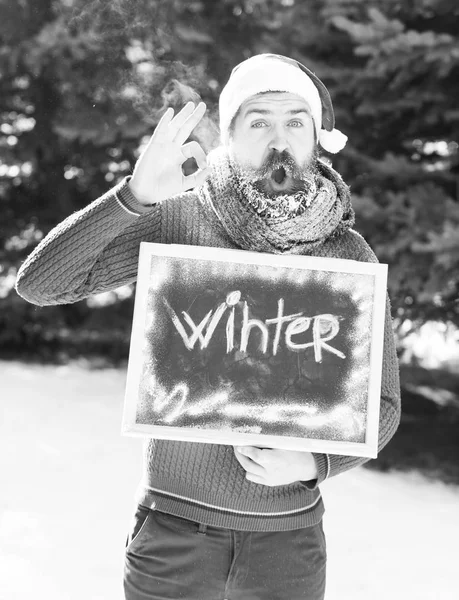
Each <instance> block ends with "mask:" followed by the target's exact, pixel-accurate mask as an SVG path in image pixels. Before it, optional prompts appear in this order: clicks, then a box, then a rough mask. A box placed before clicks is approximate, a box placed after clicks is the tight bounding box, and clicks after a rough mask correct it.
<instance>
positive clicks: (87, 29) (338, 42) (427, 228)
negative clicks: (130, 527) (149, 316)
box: [0, 0, 459, 452]
mask: <svg viewBox="0 0 459 600" xmlns="http://www.w3.org/2000/svg"><path fill="white" fill-rule="evenodd" d="M0 10H1V15H2V19H1V21H0V355H1V356H3V357H18V356H19V357H21V358H24V357H26V356H30V357H34V358H37V357H38V358H42V359H47V360H65V359H66V358H68V357H69V356H70V357H71V356H80V355H88V354H92V355H102V356H104V357H106V358H108V359H109V360H111V361H114V362H116V361H119V360H122V359H125V358H126V356H127V352H128V346H129V335H130V323H131V318H132V305H133V296H132V290H130V289H127V290H121V292H118V293H110V294H106V295H104V296H102V297H98V298H95V299H90V300H87V301H83V302H79V303H77V304H75V305H67V306H57V307H45V308H37V307H34V306H32V305H30V304H27V303H26V302H24V301H23V300H22V299H21V298H19V297H18V296H17V294H16V293H15V291H14V289H13V285H14V280H15V276H16V272H17V269H18V267H19V265H20V264H21V262H22V260H23V259H24V258H25V257H26V256H27V254H28V253H29V252H30V251H31V250H32V249H33V247H34V246H35V245H36V243H37V242H38V241H39V240H40V239H41V238H42V237H43V236H44V235H46V233H47V232H48V231H49V230H50V229H51V228H52V227H53V226H54V225H55V224H57V223H58V222H59V221H61V220H62V219H63V218H64V217H65V216H67V215H68V214H70V213H71V212H73V211H75V210H78V209H80V208H82V207H83V206H85V205H87V204H88V203H89V202H90V201H92V200H93V199H95V198H97V197H98V196H99V195H100V194H102V193H104V192H105V191H106V190H107V189H108V188H109V187H111V186H112V185H113V184H115V183H116V182H117V181H118V180H119V179H121V178H122V177H124V176H125V175H126V174H128V173H130V172H131V171H132V168H133V166H134V164H135V160H136V157H137V156H138V154H139V147H141V144H142V142H144V141H145V139H147V136H149V135H150V134H151V132H152V131H153V129H154V126H155V124H156V123H157V121H158V118H159V114H160V113H161V109H162V108H164V106H165V105H172V106H174V107H179V106H180V105H181V104H182V103H183V102H184V101H186V100H188V99H190V98H191V99H194V98H196V97H197V94H199V96H201V97H202V98H203V99H204V100H205V101H206V103H207V104H208V107H209V111H208V115H209V116H208V118H207V119H206V120H205V121H204V123H203V125H202V126H201V127H200V128H199V130H198V131H197V132H196V137H197V138H198V139H199V140H200V141H201V142H202V144H203V146H204V147H205V148H206V149H210V148H212V147H213V146H214V145H216V143H217V135H218V132H217V129H216V126H215V124H214V122H215V115H216V108H217V102H218V96H219V93H220V91H221V88H222V86H223V85H224V83H225V82H226V80H227V78H228V76H229V74H230V71H231V68H232V67H233V66H234V65H235V64H237V63H238V62H240V61H241V60H243V59H244V58H247V57H249V56H251V55H253V54H256V53H259V52H267V51H268V52H278V53H281V54H286V55H289V56H293V57H295V58H297V59H299V60H301V61H303V62H304V63H305V64H306V65H307V66H309V67H310V68H312V69H313V70H314V71H316V73H317V74H318V75H319V76H320V77H321V78H322V79H323V80H324V81H325V83H326V84H327V86H328V88H329V90H330V92H331V95H332V98H333V101H334V106H335V112H336V120H337V126H338V127H339V128H340V129H341V130H343V131H344V132H345V133H346V134H347V135H348V136H349V142H348V145H347V147H346V149H345V150H344V151H343V152H342V153H340V155H338V156H337V157H334V158H333V163H334V166H335V168H336V169H337V170H338V171H339V172H340V173H341V174H342V175H343V177H344V179H345V180H346V181H347V182H348V183H349V184H350V185H351V188H352V192H353V203H354V207H355V209H356V213H357V229H358V230H359V231H360V232H361V233H362V234H363V235H364V236H365V237H366V239H367V240H368V241H369V243H370V244H371V246H372V247H373V248H374V250H375V252H376V254H377V255H378V257H379V259H380V260H381V261H382V262H387V263H388V264H389V288H390V289H389V292H390V296H391V299H392V305H393V315H394V317H396V323H397V325H398V327H399V336H402V334H403V332H406V331H408V330H410V328H412V327H415V326H417V325H420V324H423V323H426V322H427V321H430V320H435V321H437V322H438V321H440V322H442V323H444V324H454V325H456V326H458V325H459V303H458V292H459V202H458V196H459V153H458V142H459V107H458V105H457V98H458V97H459V38H458V31H459V5H458V4H457V2H456V0H367V1H366V2H361V0H308V2H303V1H300V0H92V1H89V2H88V1H87V0H17V1H16V2H11V1H10V0H0ZM407 373H408V374H407ZM402 376H403V377H405V379H404V385H405V398H406V404H405V406H406V409H405V411H406V414H409V412H410V410H411V408H412V407H413V406H414V405H413V404H410V396H409V393H408V391H407V390H408V389H409V386H410V385H411V384H412V383H413V381H414V382H415V383H416V385H418V388H419V386H421V385H422V381H421V383H420V380H423V379H422V378H424V379H425V377H426V373H421V375H419V372H418V373H417V374H415V373H413V372H412V371H409V372H407V371H405V372H403V373H402ZM440 380H441V381H442V384H441V385H442V386H443V388H444V389H445V390H446V391H447V392H449V393H450V397H451V394H453V393H454V391H455V390H456V392H457V387H458V386H457V380H453V381H452V380H450V379H448V378H447V377H446V378H445V377H444V373H443V374H442V373H437V374H436V376H435V377H434V383H435V385H439V383H438V382H439V381H440ZM432 385H433V383H432V381H431V382H430V387H432ZM424 387H426V386H424ZM427 387H429V386H427ZM417 398H418V400H417V403H416V404H415V406H416V407H419V406H420V403H419V397H418V396H417ZM456 399H457V396H456ZM429 406H431V404H429ZM410 407H411V408H410ZM416 410H417V408H416ZM429 410H430V409H429ZM429 410H427V409H426V410H424V411H423V412H424V413H425V414H427V413H428V412H429ZM426 411H427V412H426ZM432 418H433V417H432ZM409 435H411V434H409ZM448 452H449V451H448ZM456 452H457V448H456Z"/></svg>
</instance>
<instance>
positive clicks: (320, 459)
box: [301, 452, 330, 490]
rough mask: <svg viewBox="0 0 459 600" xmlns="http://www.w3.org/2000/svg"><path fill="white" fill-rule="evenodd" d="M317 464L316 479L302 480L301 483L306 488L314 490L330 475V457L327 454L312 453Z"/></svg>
mask: <svg viewBox="0 0 459 600" xmlns="http://www.w3.org/2000/svg"><path fill="white" fill-rule="evenodd" d="M312 455H313V457H314V460H315V461H316V466H317V479H311V481H302V482H301V483H302V484H303V485H304V486H305V487H307V488H308V490H315V489H317V488H318V487H319V485H320V484H321V483H322V481H325V479H327V477H328V476H329V475H330V458H329V456H328V454H317V453H316V452H313V453H312Z"/></svg>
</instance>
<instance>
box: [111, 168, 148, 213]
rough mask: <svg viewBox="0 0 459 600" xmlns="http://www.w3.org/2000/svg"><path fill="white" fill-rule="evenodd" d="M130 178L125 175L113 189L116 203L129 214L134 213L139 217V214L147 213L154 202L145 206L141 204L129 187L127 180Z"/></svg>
mask: <svg viewBox="0 0 459 600" xmlns="http://www.w3.org/2000/svg"><path fill="white" fill-rule="evenodd" d="M130 180H131V176H130V175H129V176H128V177H125V178H124V179H123V181H122V182H121V183H120V185H119V186H117V188H116V191H115V198H116V199H117V201H118V203H119V204H120V205H121V206H122V207H123V208H124V210H125V211H126V212H128V213H130V214H131V215H135V216H137V217H140V215H143V214H146V213H149V212H150V211H151V209H152V208H153V206H155V205H154V204H151V205H150V206H145V205H144V204H141V203H140V202H139V201H138V200H137V198H136V197H135V196H134V194H133V193H132V190H131V188H130V187H129V181H130Z"/></svg>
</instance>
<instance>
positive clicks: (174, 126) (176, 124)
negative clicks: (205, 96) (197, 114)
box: [170, 101, 196, 138]
mask: <svg viewBox="0 0 459 600" xmlns="http://www.w3.org/2000/svg"><path fill="white" fill-rule="evenodd" d="M195 109H196V106H195V104H194V102H191V101H190V102H187V103H186V104H185V106H184V107H183V108H182V110H181V111H180V112H178V113H177V114H176V115H175V117H174V118H173V119H172V121H171V124H170V132H171V136H172V138H174V137H175V136H176V135H177V132H178V131H179V130H180V128H181V127H182V126H183V124H184V123H185V121H186V120H187V119H188V118H189V117H190V115H192V114H193V112H194V111H195Z"/></svg>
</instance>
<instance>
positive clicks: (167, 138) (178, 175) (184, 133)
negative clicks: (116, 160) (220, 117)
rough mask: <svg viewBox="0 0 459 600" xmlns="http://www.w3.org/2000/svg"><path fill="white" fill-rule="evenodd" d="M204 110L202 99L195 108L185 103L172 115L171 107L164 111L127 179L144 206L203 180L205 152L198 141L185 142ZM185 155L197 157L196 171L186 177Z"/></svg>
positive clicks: (205, 165) (194, 185)
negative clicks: (183, 170) (184, 167)
mask: <svg viewBox="0 0 459 600" xmlns="http://www.w3.org/2000/svg"><path fill="white" fill-rule="evenodd" d="M205 112H206V105H205V104H204V103H203V102H200V103H199V104H198V106H196V107H195V105H194V104H193V102H188V104H186V105H185V107H184V108H182V110H181V111H180V112H179V113H177V115H175V117H174V110H173V109H172V108H168V109H167V110H166V112H165V113H164V115H163V116H162V117H161V120H160V121H159V123H158V125H157V127H156V129H155V131H154V133H153V135H152V136H151V139H150V141H149V142H148V145H147V147H146V148H145V150H144V151H143V152H142V154H141V155H140V157H139V159H138V161H137V163H136V165H135V168H134V174H133V176H132V179H131V180H130V182H129V187H130V188H131V190H132V192H133V194H134V195H135V197H136V198H137V200H138V201H139V202H141V203H142V204H145V205H148V204H153V203H156V202H161V201H162V200H165V199H166V198H170V197H171V196H175V195H176V194H180V193H181V192H184V191H186V190H189V189H191V188H194V187H197V186H199V185H201V184H202V183H204V180H205V178H206V177H207V175H208V172H209V169H208V167H207V159H206V154H205V152H204V150H203V149H202V148H201V146H200V145H199V144H198V142H189V143H187V144H185V142H186V140H187V139H188V138H189V136H190V134H191V132H192V131H193V129H194V128H195V127H196V125H197V124H198V123H199V121H200V120H201V119H202V117H203V116H204V113H205ZM188 158H194V159H195V160H196V163H197V165H198V170H197V171H196V172H195V173H193V174H192V175H188V176H185V175H184V174H183V172H182V165H183V163H184V162H185V161H186V160H187V159H188Z"/></svg>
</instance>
